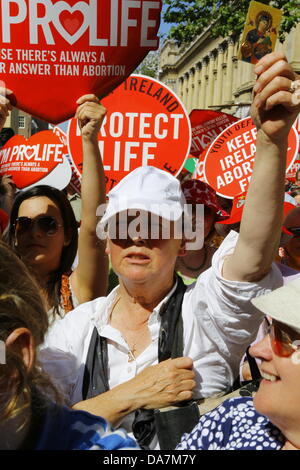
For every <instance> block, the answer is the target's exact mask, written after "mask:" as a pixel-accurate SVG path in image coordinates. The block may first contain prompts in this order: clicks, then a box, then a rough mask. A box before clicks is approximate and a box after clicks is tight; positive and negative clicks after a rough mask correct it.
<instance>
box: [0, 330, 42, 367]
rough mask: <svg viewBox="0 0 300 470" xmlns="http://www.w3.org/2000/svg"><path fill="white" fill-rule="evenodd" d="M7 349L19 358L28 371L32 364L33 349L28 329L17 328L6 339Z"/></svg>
mask: <svg viewBox="0 0 300 470" xmlns="http://www.w3.org/2000/svg"><path fill="white" fill-rule="evenodd" d="M5 344H6V347H7V349H10V350H11V351H12V352H14V353H15V354H17V356H19V357H20V358H21V359H22V361H23V363H24V365H25V367H26V369H27V371H30V369H31V368H32V366H33V364H34V358H35V348H34V341H33V337H32V334H31V332H30V331H29V330H28V328H17V329H15V330H14V331H13V332H12V333H11V334H10V335H9V336H8V338H7V340H6V342H5Z"/></svg>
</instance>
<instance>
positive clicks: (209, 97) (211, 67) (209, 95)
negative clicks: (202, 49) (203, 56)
mask: <svg viewBox="0 0 300 470" xmlns="http://www.w3.org/2000/svg"><path fill="white" fill-rule="evenodd" d="M214 62H215V55H214V53H213V52H210V54H209V64H208V90H207V102H206V107H207V108H208V107H209V106H212V105H213V103H214V84H215V76H214V68H215V64H214Z"/></svg>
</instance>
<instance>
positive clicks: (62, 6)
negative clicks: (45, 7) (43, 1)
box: [53, 2, 89, 45]
mask: <svg viewBox="0 0 300 470" xmlns="http://www.w3.org/2000/svg"><path fill="white" fill-rule="evenodd" d="M64 11H68V12H69V13H70V15H73V14H74V13H75V12H76V11H79V12H80V13H81V14H82V15H83V18H84V19H83V23H82V25H81V27H80V28H79V29H78V30H77V31H76V32H75V33H74V34H69V33H68V31H67V30H66V26H67V28H68V29H69V30H70V29H71V28H69V27H68V25H69V24H70V19H68V20H66V21H65V27H64V26H63V25H62V24H61V22H60V19H59V17H60V15H61V14H62V13H63V12H64ZM53 13H54V18H53V23H54V26H55V27H56V29H57V31H58V32H59V34H60V35H61V36H62V37H63V38H64V39H65V40H66V41H67V42H68V43H69V44H71V45H73V44H74V43H75V42H76V41H77V40H78V39H79V38H80V37H81V36H82V35H83V34H84V33H85V31H86V30H87V28H88V27H89V22H88V15H89V6H88V4H87V3H84V2H78V3H76V5H74V6H73V7H70V5H68V4H67V3H66V2H57V3H55V5H53ZM71 21H72V20H71Z"/></svg>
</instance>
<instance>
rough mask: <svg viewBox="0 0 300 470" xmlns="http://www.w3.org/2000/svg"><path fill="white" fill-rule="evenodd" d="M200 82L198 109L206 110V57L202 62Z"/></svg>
mask: <svg viewBox="0 0 300 470" xmlns="http://www.w3.org/2000/svg"><path fill="white" fill-rule="evenodd" d="M201 75H202V80H201V86H200V98H199V107H200V108H201V109H205V108H206V98H207V80H208V57H205V58H204V59H203V60H202V74H201Z"/></svg>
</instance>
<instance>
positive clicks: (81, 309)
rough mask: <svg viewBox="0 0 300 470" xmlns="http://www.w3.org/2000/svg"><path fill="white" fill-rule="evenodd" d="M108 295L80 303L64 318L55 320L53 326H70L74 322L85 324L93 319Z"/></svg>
mask: <svg viewBox="0 0 300 470" xmlns="http://www.w3.org/2000/svg"><path fill="white" fill-rule="evenodd" d="M105 302H106V297H98V298H96V299H94V300H91V301H89V302H85V303H83V304H80V305H78V307H76V308H74V309H73V310H71V311H70V312H69V313H67V314H66V315H65V316H64V317H63V318H59V319H57V320H55V322H54V323H53V325H52V327H51V328H68V327H69V326H71V325H72V324H76V325H77V326H78V325H84V324H87V323H89V322H90V321H91V319H92V318H94V317H95V316H96V315H97V313H98V312H99V311H100V310H101V308H102V307H103V305H105Z"/></svg>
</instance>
